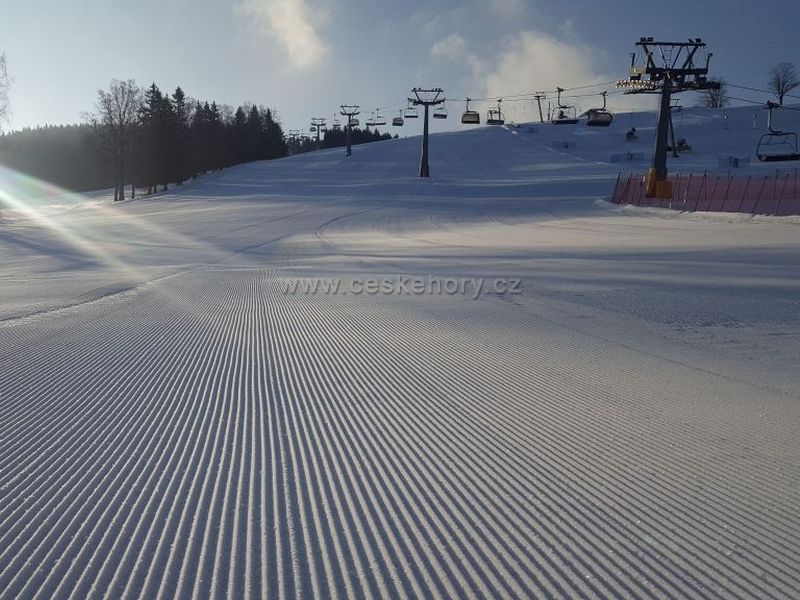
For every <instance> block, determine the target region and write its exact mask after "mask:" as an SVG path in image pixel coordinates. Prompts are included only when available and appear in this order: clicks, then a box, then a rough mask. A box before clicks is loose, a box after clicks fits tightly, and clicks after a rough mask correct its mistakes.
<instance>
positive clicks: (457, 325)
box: [0, 109, 800, 598]
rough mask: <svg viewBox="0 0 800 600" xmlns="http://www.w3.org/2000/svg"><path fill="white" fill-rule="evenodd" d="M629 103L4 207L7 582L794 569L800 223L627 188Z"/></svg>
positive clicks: (2, 535) (564, 582)
mask: <svg viewBox="0 0 800 600" xmlns="http://www.w3.org/2000/svg"><path fill="white" fill-rule="evenodd" d="M728 114H729V119H728V125H729V129H728V130H725V129H724V119H722V120H721V117H720V116H719V115H717V114H714V113H709V112H703V111H694V110H692V111H688V110H687V111H686V112H685V113H683V116H681V117H678V119H677V121H676V123H677V125H678V128H679V132H680V135H681V136H683V137H686V138H687V139H688V140H689V142H690V143H691V144H692V145H693V146H694V148H695V152H694V153H692V155H690V156H684V157H682V158H681V159H679V160H680V165H681V168H682V169H693V168H698V169H705V168H716V161H717V156H718V155H720V154H723V153H725V154H739V153H742V154H744V153H746V152H747V149H748V148H750V147H751V146H752V145H753V142H754V140H755V139H756V137H757V134H758V132H757V131H753V130H752V129H751V127H752V110H745V109H736V110H731V111H728ZM626 118H627V117H624V116H623V117H620V118H619V119H618V121H617V123H616V124H615V125H614V126H613V127H611V128H610V129H608V130H590V129H587V128H586V127H583V126H578V127H572V128H566V129H565V128H556V127H552V126H545V125H530V126H522V127H520V128H479V129H475V130H472V131H468V132H463V133H453V134H441V135H436V136H434V137H433V138H432V140H431V153H432V155H431V169H432V172H433V175H434V176H433V178H431V179H430V180H421V179H418V178H416V177H415V173H416V169H417V161H418V157H419V139H418V138H409V139H401V140H396V141H389V142H383V143H378V144H373V145H370V146H364V147H357V148H355V151H354V155H353V156H352V157H351V158H349V159H347V158H345V157H344V156H343V152H342V151H339V150H335V151H325V152H320V153H312V154H308V155H303V156H298V157H293V158H289V159H286V160H280V161H274V162H270V163H256V164H251V165H244V166H241V167H238V168H234V169H231V170H229V171H227V172H224V173H222V174H219V175H215V176H211V177H207V178H204V179H201V180H198V181H196V182H193V183H191V184H188V185H186V186H185V187H184V188H182V189H178V190H173V191H172V192H170V193H168V194H164V195H161V196H158V197H151V198H146V199H141V200H137V201H134V202H126V203H124V204H121V205H117V206H111V205H109V204H107V203H103V202H97V201H91V202H89V201H87V202H78V204H77V205H74V204H73V207H72V208H70V209H64V208H58V207H51V208H49V209H47V210H43V211H26V210H24V208H23V207H21V206H19V205H18V206H17V207H16V208H15V209H13V210H11V211H6V213H5V214H4V217H3V221H2V223H0V284H1V285H2V288H1V289H2V292H0V373H1V374H2V376H0V597H2V598H17V597H21V598H29V597H30V598H37V597H38V598H61V597H64V598H66V597H75V598H86V597H101V596H105V597H113V598H130V597H147V598H151V597H163V598H172V597H198V598H204V597H229V598H245V597H319V598H334V597H346V598H363V597H445V598H466V597H484V598H512V597H518V598H527V597H558V598H561V597H568V596H575V597H709V598H710V597H753V598H791V597H794V596H796V593H797V590H798V589H800V569H798V564H800V550H798V548H800V543H799V542H800V510H798V506H800V490H799V489H798V486H797V481H798V480H799V477H798V476H800V467H799V466H798V465H800V445H799V444H798V438H797V424H798V422H800V403H799V402H798V395H800V381H798V378H797V369H796V365H797V364H798V360H800V283H798V282H799V281H800V236H799V235H798V234H799V233H800V225H799V224H798V223H797V222H796V220H793V219H791V218H789V219H775V218H757V219H750V218H748V219H744V218H739V219H733V218H729V217H724V216H718V217H716V218H715V219H708V218H705V217H703V216H702V215H682V214H680V213H677V212H672V211H652V210H636V209H633V210H632V209H621V208H616V207H611V206H609V205H608V204H606V203H604V202H602V199H603V198H606V197H607V196H608V195H609V194H610V191H611V187H612V186H613V183H614V181H615V179H616V176H617V173H618V170H619V169H620V168H626V169H630V168H644V167H645V166H646V163H645V162H642V163H641V165H633V166H631V165H630V164H627V165H625V166H624V167H621V166H620V164H619V163H610V162H608V161H609V160H610V156H611V155H612V154H614V153H617V152H620V151H625V150H626V148H628V144H627V143H626V142H625V141H624V133H625V130H626V129H627V128H628V127H630V124H629V123H627V122H626ZM635 119H636V121H635V126H636V127H637V129H639V131H640V132H641V134H642V137H641V139H640V140H639V142H637V143H636V144H638V146H640V147H641V151H642V152H644V153H647V152H649V148H650V145H651V141H650V140H649V139H648V137H649V136H651V135H652V131H649V130H648V129H647V119H646V118H645V117H644V116H636V117H635ZM650 119H653V116H652V115H651V116H650ZM563 141H570V142H573V143H574V145H570V144H568V146H569V147H567V148H563V147H562V148H560V149H555V148H553V143H554V142H563ZM638 146H637V147H638ZM750 152H751V153H752V150H751V151H750ZM754 163H755V161H754ZM751 168H752V169H762V168H774V166H771V167H766V166H764V165H757V164H753V165H752V167H751ZM3 190H4V191H3V193H4V194H5V195H6V197H7V198H8V197H11V196H13V189H9V188H8V186H6V187H4V188H3ZM53 204H56V203H53ZM315 278H324V282H325V285H326V286H329V285H332V284H333V283H336V282H338V284H339V285H340V287H339V288H338V290H337V291H336V292H332V291H331V290H330V287H325V288H324V289H326V290H328V291H327V293H326V292H325V291H323V289H322V288H319V289H318V290H317V292H316V293H315V294H313V293H307V292H303V289H304V288H303V287H302V286H303V285H305V284H306V283H309V282H311V283H314V282H315V281H316V280H315ZM373 281H374V282H376V283H377V290H376V291H374V292H370V291H368V290H369V289H372V288H370V287H369V286H371V282H373ZM450 281H454V282H456V284H457V286H459V285H461V286H462V287H461V288H458V289H456V291H454V292H452V293H450V292H448V291H447V286H448V285H449V283H448V282H450ZM415 282H421V284H422V287H420V288H419V289H422V291H421V292H419V293H418V292H415V291H414V290H415V289H417V288H415V287H414V286H415ZM437 282H438V285H439V286H440V288H439V291H438V292H437V290H436V285H437ZM518 282H519V283H518ZM478 283H479V284H480V288H477V287H476V286H477V284H478ZM355 284H360V285H361V287H360V288H359V286H358V285H355ZM292 286H295V287H294V288H293V287H292ZM423 288H424V289H423ZM305 289H310V288H305ZM476 289H477V290H478V293H475V292H476ZM292 290H294V291H293V292H292ZM442 290H444V291H442ZM517 291H521V293H516V292H517Z"/></svg>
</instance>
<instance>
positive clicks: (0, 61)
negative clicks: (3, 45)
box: [0, 53, 11, 130]
mask: <svg viewBox="0 0 800 600" xmlns="http://www.w3.org/2000/svg"><path fill="white" fill-rule="evenodd" d="M10 89H11V79H10V78H9V76H8V60H7V59H6V55H5V53H3V54H0V126H2V124H3V123H4V122H6V121H8V115H9V112H10V110H11V104H10V101H9V98H8V92H9V90H10ZM0 130H2V127H0Z"/></svg>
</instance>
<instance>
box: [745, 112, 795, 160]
mask: <svg viewBox="0 0 800 600" xmlns="http://www.w3.org/2000/svg"><path fill="white" fill-rule="evenodd" d="M776 108H780V106H779V105H777V104H775V103H774V102H768V103H767V110H768V111H769V116H768V117H767V128H768V129H769V131H768V132H767V133H765V134H764V135H762V136H761V138H760V139H759V140H758V147H757V148H756V156H757V157H758V160H760V161H762V162H784V161H790V160H800V148H799V147H798V145H797V133H795V132H794V131H780V130H778V129H773V127H772V111H773V110H774V109H776Z"/></svg>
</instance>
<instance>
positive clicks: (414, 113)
mask: <svg viewBox="0 0 800 600" xmlns="http://www.w3.org/2000/svg"><path fill="white" fill-rule="evenodd" d="M404 115H405V118H406V119H418V118H419V111H418V110H417V107H416V106H409V107H408V108H407V109H406V110H405V112H404Z"/></svg>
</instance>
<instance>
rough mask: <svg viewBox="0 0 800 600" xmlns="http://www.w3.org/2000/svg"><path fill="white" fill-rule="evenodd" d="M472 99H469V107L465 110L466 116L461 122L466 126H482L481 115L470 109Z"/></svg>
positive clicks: (463, 116)
mask: <svg viewBox="0 0 800 600" xmlns="http://www.w3.org/2000/svg"><path fill="white" fill-rule="evenodd" d="M469 103H470V99H469V98H467V107H466V110H464V114H462V115H461V122H462V123H463V124H464V125H480V124H481V115H480V114H479V113H478V111H476V110H470V109H469Z"/></svg>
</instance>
